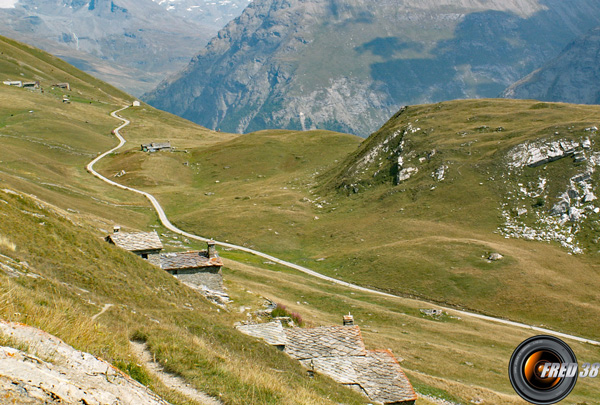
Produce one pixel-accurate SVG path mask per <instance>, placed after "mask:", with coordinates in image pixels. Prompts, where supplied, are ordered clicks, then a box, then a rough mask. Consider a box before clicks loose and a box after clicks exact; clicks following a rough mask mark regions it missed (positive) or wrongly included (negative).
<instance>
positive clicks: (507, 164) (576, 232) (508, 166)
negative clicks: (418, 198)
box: [326, 100, 600, 254]
mask: <svg viewBox="0 0 600 405" xmlns="http://www.w3.org/2000/svg"><path fill="white" fill-rule="evenodd" d="M492 105H495V108H496V109H497V110H498V112H496V113H492V111H491V109H490V107H491V106H492ZM521 106H522V108H523V111H522V112H521V115H522V117H521V119H520V120H522V119H525V120H527V119H530V120H532V121H533V122H535V123H544V124H545V125H544V124H542V125H541V126H539V124H535V123H534V124H529V125H526V124H525V123H523V124H524V125H523V126H522V127H515V126H514V118H513V122H510V121H506V117H508V116H509V115H505V114H504V112H503V110H504V109H506V108H507V107H508V108H511V105H510V104H502V103H501V102H498V101H485V100H482V101H471V102H468V101H465V102H462V104H453V103H443V104H438V105H435V106H433V105H432V106H417V107H407V108H403V109H402V110H400V111H399V112H398V113H397V114H396V115H395V116H394V117H393V118H392V119H391V120H390V121H388V123H386V125H384V127H382V128H381V129H380V130H379V131H377V132H376V133H374V134H373V135H372V136H371V137H369V138H368V139H367V140H366V141H365V142H364V143H363V144H362V145H361V148H360V149H359V150H358V151H357V152H356V153H354V154H352V155H351V156H350V157H349V158H348V159H347V160H346V161H345V162H344V163H343V164H342V165H341V166H340V167H338V168H336V169H334V170H333V171H332V172H330V173H329V175H330V176H331V175H333V173H335V174H334V175H333V177H332V178H330V179H329V180H328V181H327V182H326V184H327V187H329V188H333V189H337V190H343V191H344V192H345V193H347V194H356V193H362V192H365V191H367V190H370V189H373V188H376V187H377V186H378V185H379V186H381V185H382V184H384V185H387V186H388V187H390V186H395V187H396V188H398V187H400V188H402V190H401V191H402V192H405V191H407V190H408V189H412V190H415V189H419V188H422V189H427V188H429V189H430V190H431V191H432V192H434V190H435V193H443V192H444V191H443V190H444V189H446V190H447V191H450V190H448V186H447V184H445V183H448V182H450V183H452V184H453V187H458V186H457V184H456V183H458V182H468V181H473V179H470V175H468V174H467V170H468V169H467V168H466V167H465V166H467V165H469V166H471V169H472V170H473V171H474V173H476V174H477V176H478V177H479V176H482V175H483V177H486V178H485V180H484V182H480V183H479V185H480V186H485V185H486V184H489V185H490V186H491V187H493V188H494V190H495V192H496V195H497V197H500V198H499V199H497V201H496V204H497V205H496V206H495V207H494V206H492V207H488V208H489V209H490V212H489V215H488V216H490V217H491V216H495V215H496V216H499V217H501V218H502V221H501V223H500V224H499V225H498V227H497V229H496V232H499V233H501V234H502V235H504V236H505V237H506V238H522V239H526V240H537V241H545V242H556V243H559V244H560V245H562V246H563V248H565V249H566V250H567V251H569V252H570V253H575V254H581V253H584V252H588V253H592V254H595V253H597V252H598V243H600V239H599V238H598V235H597V231H598V225H597V221H598V219H599V218H600V204H598V197H597V195H598V194H599V193H600V190H599V189H598V184H599V178H600V177H599V171H598V168H599V166H600V149H599V148H598V145H599V143H598V137H597V136H598V127H597V124H595V123H594V122H593V121H588V117H587V116H586V115H587V114H590V113H591V112H592V111H593V110H587V111H586V110H584V111H577V110H576V109H574V108H573V107H571V106H569V107H568V108H569V109H572V115H571V119H572V121H571V122H569V123H568V124H567V125H566V126H565V125H564V124H563V123H564V122H565V120H566V118H567V116H568V115H567V114H565V113H566V111H564V109H565V108H566V107H564V106H559V105H555V104H543V103H539V104H533V103H531V102H527V103H526V104H522V105H521ZM512 107H513V108H515V107H517V106H516V105H513V106H512ZM469 108H470V109H472V110H473V115H472V116H470V117H468V118H467V120H466V122H462V123H461V125H460V126H459V127H458V128H457V129H458V131H457V132H456V133H455V134H452V135H454V136H452V135H450V134H449V130H448V129H442V128H437V127H436V126H437V125H438V123H439V122H440V118H441V117H443V116H444V115H445V114H446V115H447V114H448V112H447V110H448V109H453V110H454V111H455V113H456V114H457V115H459V114H460V115H462V114H463V113H464V112H465V111H464V110H463V109H469ZM561 110H562V111H561ZM444 111H446V112H444ZM475 111H478V112H477V113H476V112H475ZM467 114H468V113H467ZM525 117H528V118H525ZM576 117H577V118H576ZM448 122H449V121H448ZM521 122H522V121H521ZM567 122H568V121H567ZM440 130H441V131H442V134H440V133H439V131H440ZM444 134H445V136H444ZM440 135H441V137H440ZM452 138H454V139H452ZM467 162H468V163H467ZM461 170H462V174H461V173H459V172H460V171H461ZM423 183H426V184H427V185H426V186H423ZM473 185H475V184H473ZM447 201H448V203H447V208H448V209H451V208H450V207H451V206H452V205H453V202H452V201H451V200H450V199H449V200H447ZM484 207H485V205H484V204H481V205H480V207H479V209H480V210H481V211H484V210H486V208H484ZM492 213H494V214H492Z"/></svg>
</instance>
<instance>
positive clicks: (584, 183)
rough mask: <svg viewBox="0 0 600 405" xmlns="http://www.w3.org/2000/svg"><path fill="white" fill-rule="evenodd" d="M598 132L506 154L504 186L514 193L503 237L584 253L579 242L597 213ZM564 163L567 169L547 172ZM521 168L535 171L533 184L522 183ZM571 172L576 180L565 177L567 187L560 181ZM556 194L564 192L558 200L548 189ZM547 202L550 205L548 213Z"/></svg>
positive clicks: (505, 206)
mask: <svg viewBox="0 0 600 405" xmlns="http://www.w3.org/2000/svg"><path fill="white" fill-rule="evenodd" d="M597 131H598V129H597V128H596V127H590V128H586V129H584V130H582V132H583V133H585V134H589V135H585V136H584V137H582V138H580V139H579V140H572V139H571V140H569V139H558V140H548V139H544V140H539V141H536V142H526V143H523V144H520V145H518V146H516V147H515V148H513V149H512V150H511V151H509V153H508V155H507V160H508V162H507V166H508V171H507V173H506V177H507V180H505V183H506V184H507V185H508V184H511V183H512V184H515V183H516V184H517V186H518V187H517V188H516V189H515V190H514V192H509V193H508V195H506V196H505V202H504V203H503V208H502V216H503V217H504V224H503V225H502V226H501V228H500V230H501V232H502V233H503V234H504V235H505V236H506V237H511V238H523V239H528V240H538V241H548V242H550V241H552V242H558V243H560V244H561V245H562V246H563V247H565V248H566V249H568V250H569V251H570V252H572V253H577V254H579V253H584V249H583V248H582V247H581V245H580V239H579V237H580V235H582V234H583V235H585V234H589V232H590V230H591V229H594V227H595V223H596V222H597V218H598V214H600V207H598V206H597V205H596V204H595V201H596V200H597V198H596V192H597V190H596V188H597V184H598V174H597V167H598V165H599V164H600V152H597V147H596V142H597V140H596V136H597ZM555 136H556V135H555ZM567 157H568V158H569V159H570V161H571V163H570V164H567V165H563V166H562V169H560V168H557V169H556V171H555V172H552V171H550V170H547V169H552V166H553V163H552V162H556V161H558V160H560V159H564V158H567ZM542 166H543V167H542ZM569 166H570V167H569ZM525 168H532V169H537V170H539V172H538V173H540V178H539V179H538V182H537V184H535V183H532V182H529V183H528V184H525V182H523V180H522V175H523V172H524V169H525ZM569 172H571V173H576V174H575V175H572V174H571V175H569V176H570V177H567V180H566V182H565V181H564V180H561V179H562V178H564V176H565V174H566V173H569ZM530 173H531V172H530ZM553 174H554V175H553ZM541 176H544V177H541ZM503 177H504V175H503ZM519 181H521V182H519ZM557 188H558V189H559V190H564V191H561V192H560V193H559V194H558V195H552V194H550V193H549V189H557ZM547 201H552V204H551V205H549V206H548V207H546V202H547ZM526 202H529V204H526ZM528 205H529V206H528ZM594 243H597V242H594Z"/></svg>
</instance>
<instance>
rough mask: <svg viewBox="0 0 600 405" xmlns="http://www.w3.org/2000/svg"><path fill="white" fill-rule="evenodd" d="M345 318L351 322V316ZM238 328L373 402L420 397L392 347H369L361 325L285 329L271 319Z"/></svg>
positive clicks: (399, 401) (408, 401)
mask: <svg viewBox="0 0 600 405" xmlns="http://www.w3.org/2000/svg"><path fill="white" fill-rule="evenodd" d="M344 318H345V319H344V321H345V322H348V319H349V316H348V315H347V316H345V317H344ZM237 329H238V330H239V331H240V332H242V333H245V334H247V335H250V336H255V337H257V338H261V339H264V340H265V341H266V342H267V343H269V344H271V345H274V346H276V347H278V348H280V349H282V350H283V351H284V352H285V353H287V354H288V355H289V356H290V357H292V358H294V359H296V360H298V361H299V362H300V363H301V364H302V365H303V366H304V367H305V368H307V369H308V370H309V372H310V373H315V372H316V373H321V374H325V375H327V376H329V377H331V378H332V379H333V380H335V381H336V382H338V383H340V384H343V385H346V386H348V387H350V388H352V389H354V390H356V391H358V392H360V393H362V394H364V395H366V396H367V397H368V398H369V399H370V400H371V401H373V402H377V403H382V404H386V405H393V404H403V405H410V404H414V403H415V401H416V400H417V395H416V393H415V391H414V389H413V387H412V384H411V383H410V381H409V380H408V378H406V375H405V374H404V372H403V371H402V368H401V367H400V364H399V363H398V361H397V360H396V358H395V357H394V355H393V354H392V353H391V352H390V351H389V350H366V348H365V344H364V342H363V339H362V335H361V332H360V328H359V327H358V326H355V325H348V324H347V326H322V327H318V328H283V327H282V326H281V324H280V323H279V322H270V323H263V324H257V325H241V326H238V327H237Z"/></svg>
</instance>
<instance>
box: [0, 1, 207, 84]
mask: <svg viewBox="0 0 600 405" xmlns="http://www.w3.org/2000/svg"><path fill="white" fill-rule="evenodd" d="M0 27H1V28H0V34H2V35H6V36H8V37H11V38H15V39H18V40H21V41H24V42H27V43H29V44H31V45H33V46H36V47H39V48H43V49H45V50H47V51H49V52H51V53H53V54H55V55H58V56H60V57H63V58H65V59H66V60H68V61H69V62H70V63H72V64H74V65H76V66H78V67H79V68H82V69H84V70H86V71H88V72H89V73H92V74H95V75H96V76H98V77H100V78H104V79H107V80H110V81H111V82H112V83H113V84H115V85H117V86H119V87H121V88H123V89H125V90H128V91H131V92H132V93H134V94H141V93H143V92H145V91H148V90H149V89H151V88H153V87H154V86H156V83H158V82H160V81H161V80H162V79H163V78H164V77H165V76H166V75H169V74H172V73H175V72H177V71H178V70H180V69H181V68H183V67H184V66H185V65H186V64H187V63H188V62H189V60H190V58H191V57H192V56H193V53H194V50H195V49H196V48H197V47H199V46H202V44H205V43H206V42H207V40H208V39H209V38H210V36H212V35H213V33H214V32H215V31H216V30H215V29H214V28H210V27H207V26H203V25H201V24H199V23H196V22H193V21H189V20H186V19H182V18H181V17H178V16H176V15H173V14H171V13H169V12H167V11H166V10H165V9H164V8H162V7H160V6H159V5H158V4H156V3H154V2H153V1H151V0H114V1H113V0H89V1H88V0H19V1H18V2H16V3H14V7H12V8H0ZM190 44H193V46H190Z"/></svg>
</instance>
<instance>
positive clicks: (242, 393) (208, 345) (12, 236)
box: [0, 190, 363, 404]
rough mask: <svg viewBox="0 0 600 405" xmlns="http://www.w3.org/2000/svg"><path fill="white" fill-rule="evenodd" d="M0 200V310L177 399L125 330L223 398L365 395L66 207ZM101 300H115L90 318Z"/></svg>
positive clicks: (0, 195)
mask: <svg viewBox="0 0 600 405" xmlns="http://www.w3.org/2000/svg"><path fill="white" fill-rule="evenodd" d="M0 205H1V207H0V215H1V219H2V220H1V221H0V264H1V266H0V267H1V268H2V271H0V280H1V281H0V317H1V318H2V319H6V320H10V321H16V322H23V323H26V324H29V325H32V326H36V327H39V328H42V329H43V330H45V331H47V332H49V333H52V334H55V335H56V336H58V337H60V338H62V339H63V340H65V341H66V342H67V343H69V344H71V345H73V346H74V347H76V348H78V349H80V350H84V351H88V352H90V353H93V354H95V355H97V356H101V357H102V358H104V359H106V360H108V361H110V362H112V363H113V364H114V365H116V366H117V367H119V368H121V369H122V370H123V371H125V372H129V373H130V374H131V375H132V376H134V377H135V378H137V379H138V380H139V381H141V382H142V383H145V384H149V386H150V387H151V388H152V389H154V390H155V391H156V392H157V393H159V394H160V395H162V396H163V397H165V398H167V399H168V400H170V401H172V402H173V403H176V404H184V403H185V404H187V403H190V402H189V400H187V399H186V398H184V397H181V396H180V394H178V393H177V392H175V391H172V390H170V389H169V387H166V386H164V385H162V384H161V383H160V381H158V380H155V379H154V377H152V375H151V374H148V373H147V372H146V371H145V369H144V368H143V367H140V366H139V365H138V361H137V360H136V358H135V357H133V355H132V352H131V350H130V348H129V340H130V339H132V338H136V339H143V340H145V341H146V342H147V343H148V345H149V348H150V350H151V351H152V352H153V353H154V355H155V356H156V359H157V360H158V361H159V362H160V363H162V364H163V365H164V367H165V368H166V369H167V370H168V371H170V372H173V373H176V374H178V375H181V376H183V377H185V378H186V380H187V381H188V382H190V383H191V384H192V385H193V386H195V387H196V388H198V389H200V390H202V391H205V392H207V393H209V394H210V395H213V396H215V397H217V398H221V399H222V400H223V401H224V402H225V403H228V404H247V403H265V404H266V403H271V404H280V403H290V404H291V403H331V404H334V403H340V402H343V403H355V404H358V403H363V398H362V397H361V396H359V395H358V394H356V393H354V392H352V391H351V390H348V389H345V388H342V387H341V386H340V385H338V384H336V383H335V382H333V381H332V380H330V379H327V378H323V377H319V376H317V377H316V378H314V379H311V378H309V377H308V375H307V374H306V372H305V371H304V370H303V369H302V368H301V367H300V365H299V364H298V363H297V362H296V361H294V360H292V359H291V358H289V357H288V356H287V355H285V354H283V353H281V352H280V351H279V350H277V349H276V348H274V347H270V346H267V345H265V344H263V343H262V342H260V341H258V340H256V339H253V338H250V337H247V336H245V335H242V334H241V333H239V332H237V331H235V330H234V329H233V327H232V325H233V323H234V322H236V321H239V320H242V319H245V318H246V315H245V314H244V313H239V312H231V313H229V312H227V311H223V310H219V309H218V308H217V307H216V306H214V305H212V304H210V303H209V302H208V301H206V300H205V299H204V298H203V297H202V296H201V295H200V294H198V293H197V292H195V291H194V290H192V289H189V288H187V287H186V286H184V285H182V284H181V283H179V282H178V281H177V280H176V279H175V278H173V277H172V276H170V275H169V274H167V273H166V272H164V271H162V270H160V269H158V268H156V267H154V266H151V265H149V264H148V263H147V262H145V261H144V260H142V259H140V258H138V257H136V256H135V255H132V254H131V253H129V252H126V251H123V250H121V249H119V248H117V247H115V246H112V245H109V244H108V243H106V242H104V241H103V240H102V239H100V238H99V237H98V235H97V233H96V231H95V230H94V229H93V228H91V227H90V226H87V225H84V224H81V223H79V222H76V221H73V220H72V219H71V218H70V214H69V213H68V212H66V211H63V210H60V209H58V208H56V207H52V206H49V205H46V204H44V203H42V202H40V200H38V199H35V198H32V197H30V196H27V195H23V194H20V193H15V192H14V191H7V190H4V191H0ZM16 224H18V226H15V225H16ZM105 304H113V307H111V308H110V309H108V310H107V311H106V312H105V313H103V314H102V315H100V316H99V317H98V318H97V319H96V320H92V319H91V317H92V316H93V315H95V314H97V313H99V312H100V311H101V310H102V307H103V306H104V305H105ZM273 370H278V372H274V371H273Z"/></svg>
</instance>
